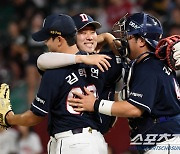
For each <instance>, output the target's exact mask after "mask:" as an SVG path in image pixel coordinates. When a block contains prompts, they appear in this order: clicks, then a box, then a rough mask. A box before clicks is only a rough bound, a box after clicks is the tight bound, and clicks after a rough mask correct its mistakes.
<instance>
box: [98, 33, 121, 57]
mask: <svg viewBox="0 0 180 154" xmlns="http://www.w3.org/2000/svg"><path fill="white" fill-rule="evenodd" d="M115 39H116V38H115V37H114V36H113V35H112V34H111V33H102V34H99V35H98V40H97V42H98V44H97V47H96V51H97V52H100V50H101V48H102V47H103V46H104V45H105V44H108V46H109V47H110V49H111V50H112V51H113V53H114V54H115V55H119V52H118V50H117V49H116V47H115V43H116V45H117V46H121V43H120V41H114V40H115Z"/></svg>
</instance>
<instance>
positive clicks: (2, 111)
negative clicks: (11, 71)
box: [0, 83, 12, 129]
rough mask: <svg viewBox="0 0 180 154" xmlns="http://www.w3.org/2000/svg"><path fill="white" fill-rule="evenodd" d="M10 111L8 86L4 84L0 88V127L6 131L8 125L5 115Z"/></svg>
mask: <svg viewBox="0 0 180 154" xmlns="http://www.w3.org/2000/svg"><path fill="white" fill-rule="evenodd" d="M10 111H12V109H11V104H10V100H9V86H8V85H7V84H5V83H3V84H1V87H0V126H1V127H2V128H5V129H7V128H8V127H10V125H9V124H8V123H7V121H6V115H7V114H8V113H9V112H10Z"/></svg>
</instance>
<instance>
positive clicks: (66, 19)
mask: <svg viewBox="0 0 180 154" xmlns="http://www.w3.org/2000/svg"><path fill="white" fill-rule="evenodd" d="M76 31H77V29H76V26H75V23H74V21H73V19H72V18H71V17H70V16H68V15H65V14H52V15H49V16H47V17H46V18H45V19H44V23H43V27H42V29H41V30H40V31H38V32H36V33H33V34H32V38H33V40H35V41H37V42H40V41H45V40H47V39H49V37H51V36H52V35H61V36H74V35H75V34H76Z"/></svg>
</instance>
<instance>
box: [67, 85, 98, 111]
mask: <svg viewBox="0 0 180 154" xmlns="http://www.w3.org/2000/svg"><path fill="white" fill-rule="evenodd" d="M87 89H88V90H89V91H90V92H92V93H93V94H94V96H95V97H96V96H97V94H96V93H97V91H96V87H95V85H90V86H87ZM74 91H77V92H78V93H81V94H84V93H83V91H82V89H81V88H80V87H78V88H73V89H71V91H70V92H69V94H68V97H67V100H68V99H69V98H75V97H76V96H75V95H74V94H73V93H72V92H74ZM66 107H67V110H68V111H69V112H70V113H72V114H81V112H76V111H74V110H73V107H72V106H70V105H69V102H68V101H67V102H66Z"/></svg>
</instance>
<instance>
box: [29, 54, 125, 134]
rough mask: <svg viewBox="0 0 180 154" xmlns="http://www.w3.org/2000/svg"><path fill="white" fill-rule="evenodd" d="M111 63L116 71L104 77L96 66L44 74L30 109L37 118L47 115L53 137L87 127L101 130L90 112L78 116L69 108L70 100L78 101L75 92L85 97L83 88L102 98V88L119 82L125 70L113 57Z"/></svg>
mask: <svg viewBox="0 0 180 154" xmlns="http://www.w3.org/2000/svg"><path fill="white" fill-rule="evenodd" d="M80 53H81V54H84V53H82V52H80ZM109 62H110V64H111V65H112V66H115V67H111V68H110V69H109V70H108V71H106V72H104V73H103V72H101V71H100V70H99V69H98V68H97V67H96V66H88V65H85V64H76V65H72V66H67V67H63V68H59V69H52V70H47V71H46V72H45V73H44V74H43V77H42V80H41V84H40V87H39V90H38V93H37V96H36V98H35V99H34V101H33V103H32V105H31V111H32V112H33V113H34V114H36V115H38V116H45V115H47V114H48V131H49V134H50V135H54V134H56V133H60V132H64V131H67V130H72V129H76V128H84V127H92V128H94V129H97V130H99V128H98V123H99V119H98V118H97V116H96V115H95V114H94V113H89V112H75V111H74V110H73V108H72V107H71V106H69V105H68V98H71V97H76V96H74V95H73V93H72V92H73V91H78V92H80V93H84V90H83V87H84V86H85V87H87V88H88V89H89V90H90V91H92V92H93V93H94V95H95V96H96V97H97V98H98V97H100V98H101V93H102V92H103V87H104V86H106V85H108V84H111V82H112V81H113V80H115V78H118V76H119V75H120V73H121V69H122V67H121V64H118V63H117V60H116V57H115V56H112V60H110V61H109ZM110 79H111V80H110Z"/></svg>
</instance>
